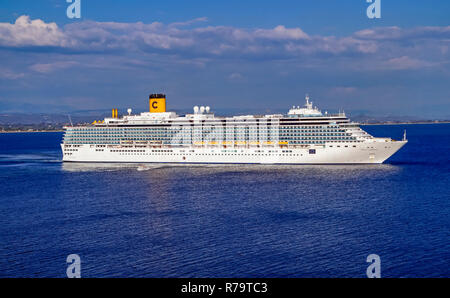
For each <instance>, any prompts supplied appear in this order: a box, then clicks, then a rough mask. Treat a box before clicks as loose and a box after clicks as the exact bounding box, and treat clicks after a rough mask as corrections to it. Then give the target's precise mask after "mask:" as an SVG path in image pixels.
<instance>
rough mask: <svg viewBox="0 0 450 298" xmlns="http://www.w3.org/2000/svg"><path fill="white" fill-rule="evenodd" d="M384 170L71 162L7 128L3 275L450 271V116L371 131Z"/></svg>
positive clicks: (48, 139) (1, 162)
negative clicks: (388, 153) (72, 269)
mask: <svg viewBox="0 0 450 298" xmlns="http://www.w3.org/2000/svg"><path fill="white" fill-rule="evenodd" d="M364 129H365V130H367V131H368V132H369V133H371V134H372V135H374V136H380V137H382V136H383V137H384V136H389V137H393V138H395V139H400V138H401V137H402V135H403V130H404V129H406V130H407V135H408V139H409V143H408V144H407V145H406V146H405V147H403V148H402V149H401V150H400V151H399V152H398V153H397V154H395V155H394V156H393V157H391V158H390V159H389V160H388V161H387V162H386V163H385V164H382V165H347V166H340V165H310V166H304V165H303V166H271V165H261V166H260V165H195V166H176V165H166V164H165V165H150V166H148V168H144V170H142V167H141V168H139V165H137V164H76V163H70V164H65V163H64V164H63V163H62V162H61V157H62V156H61V152H60V147H59V144H60V142H61V139H62V133H3V134H0V277H65V276H66V269H67V266H68V264H67V263H66V258H67V256H68V255H70V254H78V255H79V256H80V258H81V276H82V277H366V269H367V267H368V266H369V265H370V264H369V263H367V262H366V258H367V256H368V255H369V254H377V255H379V256H380V260H381V276H382V277H450V124H428V125H392V126H389V125H380V126H366V127H364Z"/></svg>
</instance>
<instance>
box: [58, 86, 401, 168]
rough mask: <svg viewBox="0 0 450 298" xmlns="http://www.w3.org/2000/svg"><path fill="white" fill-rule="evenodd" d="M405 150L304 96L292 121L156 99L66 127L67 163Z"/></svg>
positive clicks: (324, 156)
mask: <svg viewBox="0 0 450 298" xmlns="http://www.w3.org/2000/svg"><path fill="white" fill-rule="evenodd" d="M406 143H407V140H406V132H405V134H404V136H403V139H402V140H393V139H391V138H378V137H373V136H371V135H370V134H368V133H367V132H365V131H364V130H363V129H361V128H360V125H359V123H355V122H351V121H350V119H349V118H347V117H346V115H345V113H341V112H340V113H338V114H328V113H327V112H324V113H322V112H321V111H320V110H319V109H318V108H317V107H315V106H313V104H312V102H311V101H310V98H309V97H308V96H306V103H305V105H304V106H293V107H292V108H291V109H290V110H289V112H288V113H287V114H270V115H242V116H230V117H219V116H215V115H214V113H213V112H212V111H211V109H210V107H208V106H206V107H204V106H201V107H198V106H195V107H194V108H193V112H192V114H186V115H184V116H179V115H177V114H176V113H175V112H168V111H166V96H165V95H164V94H151V95H150V96H149V112H144V113H140V114H137V115H133V114H132V110H131V109H128V110H127V113H125V114H124V115H119V113H118V110H117V109H113V110H112V115H111V117H108V118H105V119H104V120H102V121H94V123H92V124H90V125H76V126H67V127H65V134H64V138H63V141H62V144H61V149H62V153H63V161H64V162H108V163H110V162H120V163H181V164H195V163H224V164H379V163H383V162H384V161H385V160H386V159H388V158H389V157H390V156H392V155H393V154H394V153H395V152H397V151H398V150H399V149H400V148H401V147H402V146H404V145H405V144H406Z"/></svg>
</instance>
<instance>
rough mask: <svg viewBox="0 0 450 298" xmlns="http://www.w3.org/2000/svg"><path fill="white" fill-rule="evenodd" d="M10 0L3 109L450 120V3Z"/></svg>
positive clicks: (0, 70) (2, 2)
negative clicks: (75, 2) (196, 108)
mask: <svg viewBox="0 0 450 298" xmlns="http://www.w3.org/2000/svg"><path fill="white" fill-rule="evenodd" d="M68 5H69V4H67V3H66V1H65V0H47V1H24V0H15V1H7V0H0V62H1V63H0V113H4V112H20V111H24V112H52V113H53V112H64V113H65V112H70V111H74V110H89V109H100V110H102V109H104V110H109V109H110V108H112V107H118V108H122V109H125V108H127V107H133V108H135V110H144V109H145V108H146V106H147V97H148V94H149V93H151V92H165V93H166V94H167V96H168V108H169V109H170V108H171V109H177V110H186V111H187V110H189V109H190V108H191V106H193V105H201V104H207V105H210V106H212V108H213V109H214V110H216V111H217V112H219V113H220V111H230V110H233V111H239V110H242V111H250V110H251V111H254V112H261V113H263V112H275V111H277V112H281V111H285V110H286V109H288V108H289V107H290V106H292V105H294V104H295V105H298V104H302V103H303V97H304V94H305V93H309V94H310V95H311V97H312V99H313V100H314V101H315V103H317V104H318V105H319V107H320V108H323V109H328V110H330V111H331V110H337V109H340V108H343V109H345V110H346V111H350V112H352V113H354V114H358V113H366V114H371V115H380V116H383V115H399V116H403V115H407V116H416V117H420V116H422V117H425V118H450V86H449V84H448V82H450V1H444V0H441V1H438V0H434V1H433V0H431V1H417V0H410V1H407V0H396V1H392V0H391V1H387V0H382V1H381V14H382V18H381V19H368V18H367V16H366V8H367V6H368V5H369V4H368V3H366V1H365V0H348V1H345V0H342V1H336V0H315V1H299V0H297V1H283V0H281V1H253V0H247V1H243V0H241V1H235V0H228V1H203V0H202V1H199V0H197V1H192V0H191V1H186V0H184V1H170V0H167V1H140V0H139V1H119V0H109V1H108V0H102V1H100V0H96V1H93V0H81V7H82V18H81V19H69V18H67V16H66V8H67V6H68Z"/></svg>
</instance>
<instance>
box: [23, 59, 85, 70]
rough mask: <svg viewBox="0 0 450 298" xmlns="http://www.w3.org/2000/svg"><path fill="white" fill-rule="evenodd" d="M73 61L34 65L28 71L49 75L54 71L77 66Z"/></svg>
mask: <svg viewBox="0 0 450 298" xmlns="http://www.w3.org/2000/svg"><path fill="white" fill-rule="evenodd" d="M77 64H78V63H77V62H75V61H58V62H53V63H36V64H33V65H31V66H30V69H31V70H33V71H36V72H40V73H50V72H54V71H56V70H60V69H65V68H69V67H71V66H74V65H77Z"/></svg>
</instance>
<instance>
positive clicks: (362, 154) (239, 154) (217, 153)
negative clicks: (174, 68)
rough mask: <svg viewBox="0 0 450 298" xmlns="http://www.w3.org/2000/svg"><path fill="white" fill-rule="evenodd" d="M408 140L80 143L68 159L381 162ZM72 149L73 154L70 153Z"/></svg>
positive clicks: (68, 151)
mask: <svg viewBox="0 0 450 298" xmlns="http://www.w3.org/2000/svg"><path fill="white" fill-rule="evenodd" d="M406 143H407V141H393V140H388V139H377V138H374V139H373V140H370V141H366V142H362V143H357V144H349V143H341V144H340V143H333V144H327V145H323V146H322V145H317V146H315V145H313V146H308V147H307V148H306V147H305V148H280V147H263V148H261V147H259V148H256V147H255V148H239V147H234V148H223V147H184V148H175V147H173V148H155V147H134V146H133V147H123V146H98V145H78V146H77V147H76V148H65V147H64V144H62V145H61V146H62V150H63V152H65V153H66V154H64V157H63V161H65V162H105V163H106V162H107V163H110V162H120V163H182V164H196V163H206V164H209V163H225V164H379V163H383V162H384V161H385V160H386V159H388V158H389V157H390V156H392V155H393V154H394V153H395V152H397V151H398V150H399V149H400V148H401V147H403V145H405V144H406ZM67 153H69V154H67Z"/></svg>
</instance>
